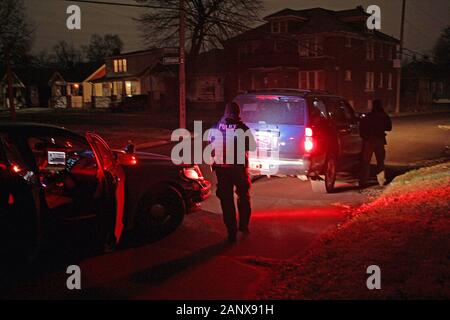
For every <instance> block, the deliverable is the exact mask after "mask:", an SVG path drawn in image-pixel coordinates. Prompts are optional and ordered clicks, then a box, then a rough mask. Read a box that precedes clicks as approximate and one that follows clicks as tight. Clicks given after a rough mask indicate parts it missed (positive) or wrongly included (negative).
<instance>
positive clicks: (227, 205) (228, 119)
mask: <svg viewBox="0 0 450 320" xmlns="http://www.w3.org/2000/svg"><path fill="white" fill-rule="evenodd" d="M213 128H214V129H217V130H219V131H220V133H221V137H222V139H223V140H222V141H221V143H220V144H218V143H217V142H218V141H211V142H213V149H214V153H215V161H214V163H213V166H212V167H213V170H214V171H215V173H216V176H217V191H216V195H217V197H218V198H219V199H220V204H221V207H222V212H223V221H224V223H225V225H226V227H227V230H228V240H229V241H230V242H235V241H236V234H237V231H238V230H239V231H241V232H243V233H244V234H248V233H249V228H248V226H249V222H250V215H251V204H250V187H251V180H250V176H249V174H248V152H249V151H254V150H255V149H256V142H255V139H254V137H253V135H252V134H251V131H250V130H249V128H248V127H247V126H246V125H245V124H244V123H243V122H242V121H241V119H240V107H239V105H238V104H236V103H234V102H233V103H229V104H227V106H226V107H225V113H224V116H223V117H222V118H221V119H220V121H219V122H218V123H217V124H216V125H215V126H214V127H213ZM238 129H241V130H242V131H241V132H245V133H246V135H245V136H238V137H237V138H236V136H233V134H235V133H236V132H237V131H236V130H238ZM230 138H231V139H234V141H233V143H232V144H227V139H228V140H229V139H230ZM241 138H243V139H245V141H244V142H243V144H240V143H239V142H238V141H237V139H241ZM239 145H245V150H241V151H244V152H240V151H239V150H238V146H239ZM230 147H233V148H234V150H228V148H230ZM218 148H221V150H217V149H218ZM218 151H221V152H218ZM232 151H234V157H233V159H232V161H231V162H232V163H229V162H230V161H227V154H229V152H232ZM219 154H220V155H219ZM217 157H220V160H221V161H217V160H218V159H217ZM229 158H230V157H229ZM240 158H242V159H240ZM228 160H229V159H228ZM234 192H236V194H237V196H238V201H237V208H238V211H239V227H238V225H237V220H236V206H235V203H234Z"/></svg>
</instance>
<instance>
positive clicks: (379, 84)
mask: <svg viewBox="0 0 450 320" xmlns="http://www.w3.org/2000/svg"><path fill="white" fill-rule="evenodd" d="M379 79H380V80H379V82H378V88H380V89H381V88H383V73H382V72H380V78H379Z"/></svg>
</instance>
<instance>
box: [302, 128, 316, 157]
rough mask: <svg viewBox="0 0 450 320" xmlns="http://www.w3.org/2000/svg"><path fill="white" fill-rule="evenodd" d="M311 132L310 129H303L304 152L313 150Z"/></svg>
mask: <svg viewBox="0 0 450 320" xmlns="http://www.w3.org/2000/svg"><path fill="white" fill-rule="evenodd" d="M312 137H313V130H312V129H311V128H305V143H304V148H305V152H308V153H309V152H311V151H313V149H314V141H313V138H312Z"/></svg>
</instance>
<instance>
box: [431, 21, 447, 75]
mask: <svg viewBox="0 0 450 320" xmlns="http://www.w3.org/2000/svg"><path fill="white" fill-rule="evenodd" d="M434 62H436V64H437V65H438V66H440V67H441V68H442V69H443V70H447V71H450V26H447V28H445V30H444V31H443V32H442V35H441V36H440V37H439V39H438V41H437V42H436V45H435V47H434Z"/></svg>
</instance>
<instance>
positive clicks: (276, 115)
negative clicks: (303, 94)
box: [236, 95, 306, 125]
mask: <svg viewBox="0 0 450 320" xmlns="http://www.w3.org/2000/svg"><path fill="white" fill-rule="evenodd" d="M236 102H237V103H238V104H239V106H240V107H241V117H242V120H243V121H244V122H248V123H258V122H265V123H267V124H276V125H283V124H284V125H304V122H305V109H306V103H305V100H304V99H303V98H300V97H287V96H272V95H261V96H243V97H239V98H238V99H236Z"/></svg>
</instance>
